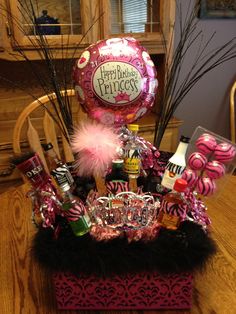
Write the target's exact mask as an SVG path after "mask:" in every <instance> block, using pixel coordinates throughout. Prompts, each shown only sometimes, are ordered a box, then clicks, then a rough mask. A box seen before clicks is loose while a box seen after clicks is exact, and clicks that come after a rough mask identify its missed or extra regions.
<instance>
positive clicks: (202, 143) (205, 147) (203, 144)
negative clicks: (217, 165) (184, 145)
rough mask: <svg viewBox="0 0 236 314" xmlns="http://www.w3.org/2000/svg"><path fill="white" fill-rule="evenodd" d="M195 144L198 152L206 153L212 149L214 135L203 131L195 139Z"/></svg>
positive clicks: (214, 140) (214, 141)
mask: <svg viewBox="0 0 236 314" xmlns="http://www.w3.org/2000/svg"><path fill="white" fill-rule="evenodd" d="M195 144H196V147H197V148H198V151H199V152H200V153H202V154H204V155H207V154H209V153H211V152H213V151H214V149H215V148H216V145H217V142H216V139H215V138H214V136H212V135H210V134H208V133H204V134H202V135H201V136H200V137H199V138H198V139H197V140H196V143H195Z"/></svg>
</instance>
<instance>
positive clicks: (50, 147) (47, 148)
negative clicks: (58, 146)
mask: <svg viewBox="0 0 236 314" xmlns="http://www.w3.org/2000/svg"><path fill="white" fill-rule="evenodd" d="M41 145H42V147H43V149H44V150H45V152H46V151H48V150H50V149H52V148H53V145H52V143H47V144H41Z"/></svg>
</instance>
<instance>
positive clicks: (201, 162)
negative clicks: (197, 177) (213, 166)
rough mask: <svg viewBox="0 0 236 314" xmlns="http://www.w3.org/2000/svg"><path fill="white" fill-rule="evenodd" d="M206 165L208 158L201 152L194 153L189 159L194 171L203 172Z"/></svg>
mask: <svg viewBox="0 0 236 314" xmlns="http://www.w3.org/2000/svg"><path fill="white" fill-rule="evenodd" d="M206 163H207V158H206V156H204V155H203V154H202V153H199V152H194V153H192V154H191V155H190V156H189V158H188V165H189V167H190V168H191V169H192V170H203V169H204V168H205V166H206Z"/></svg>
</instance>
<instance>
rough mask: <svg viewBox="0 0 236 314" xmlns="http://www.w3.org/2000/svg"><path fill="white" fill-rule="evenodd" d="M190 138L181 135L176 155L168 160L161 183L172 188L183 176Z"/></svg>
mask: <svg viewBox="0 0 236 314" xmlns="http://www.w3.org/2000/svg"><path fill="white" fill-rule="evenodd" d="M189 140H190V138H189V137H185V136H181V138H180V143H179V145H178V147H177V150H176V152H175V153H174V155H173V156H172V157H171V158H170V159H169V160H168V162H167V165H166V168H165V172H164V175H163V178H162V181H161V185H162V186H164V187H165V188H167V189H170V190H172V189H173V186H174V183H175V181H176V180H177V179H179V178H181V176H182V173H183V172H184V170H185V167H186V161H185V154H186V150H187V148H188V143H189Z"/></svg>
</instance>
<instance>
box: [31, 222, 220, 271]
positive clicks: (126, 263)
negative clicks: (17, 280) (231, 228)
mask: <svg viewBox="0 0 236 314" xmlns="http://www.w3.org/2000/svg"><path fill="white" fill-rule="evenodd" d="M53 234H54V233H53V230H52V229H50V228H47V229H44V228H41V229H39V231H38V232H37V234H36V236H35V238H34V242H33V247H32V250H33V254H34V256H35V258H36V259H37V260H38V261H39V263H40V264H41V265H43V266H44V267H46V268H49V269H50V270H52V271H70V272H72V273H73V274H75V275H79V274H86V275H89V274H95V275H97V276H110V275H113V274H119V275H120V274H124V273H130V272H140V271H154V270H156V271H158V272H159V273H179V272H183V271H191V272H192V271H195V270H199V269H202V268H203V266H204V265H205V264H206V262H207V260H208V259H209V258H210V257H211V256H212V255H213V254H214V253H215V252H216V244H215V242H214V241H213V239H212V238H211V237H210V236H209V234H207V233H205V232H204V231H203V229H202V228H201V226H200V225H198V224H196V223H193V222H190V221H185V222H183V223H181V225H180V227H179V229H178V230H176V231H170V230H166V229H162V230H161V231H160V233H159V236H158V237H157V238H156V239H155V240H154V241H151V242H148V243H144V242H142V241H138V242H131V243H128V241H127V239H126V238H117V239H114V240H111V241H109V242H96V241H95V240H94V239H92V238H91V237H90V235H89V234H86V235H84V236H82V237H75V236H74V235H73V233H72V232H71V230H70V228H67V229H63V231H62V232H61V233H60V236H59V238H58V239H57V240H55V239H54V236H53Z"/></svg>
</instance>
